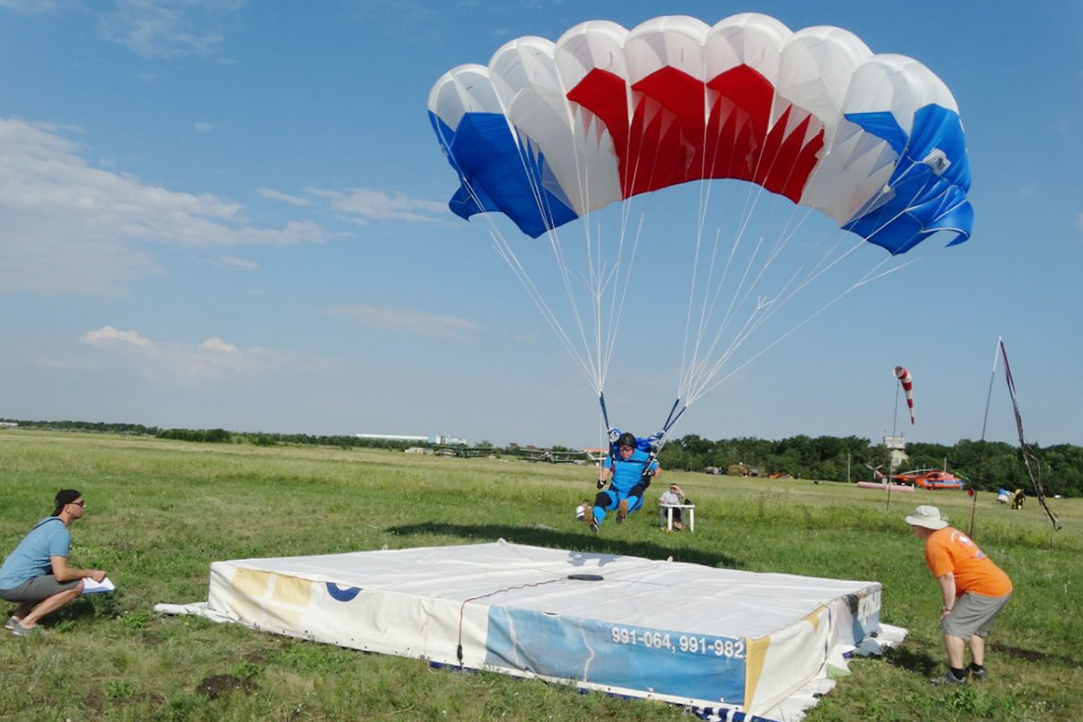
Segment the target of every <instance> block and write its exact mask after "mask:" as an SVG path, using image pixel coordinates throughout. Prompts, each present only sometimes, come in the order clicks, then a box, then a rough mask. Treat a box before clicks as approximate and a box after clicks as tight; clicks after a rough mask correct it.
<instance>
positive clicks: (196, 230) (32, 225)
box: [0, 118, 331, 294]
mask: <svg viewBox="0 0 1083 722" xmlns="http://www.w3.org/2000/svg"><path fill="white" fill-rule="evenodd" d="M71 133H72V131H71V129H61V128H58V127H56V126H50V125H45V124H37V125H35V124H31V123H27V122H25V121H22V120H17V119H4V118H0V218H2V219H3V222H2V223H0V293H18V292H31V293H45V294H116V293H118V292H119V291H120V289H121V288H123V285H124V284H125V283H126V282H127V281H130V280H131V279H133V278H136V277H145V276H149V275H155V274H158V273H161V272H162V268H161V267H160V265H159V264H158V262H157V261H156V260H155V258H154V257H153V256H152V255H151V253H150V248H152V247H153V246H154V245H156V244H165V245H172V246H180V247H184V248H189V249H204V248H215V247H219V248H221V247H234V246H240V245H275V246H283V245H289V244H296V243H322V242H325V241H327V240H329V239H330V237H331V235H330V234H329V233H328V232H327V231H325V230H324V229H323V228H321V227H320V226H318V225H317V224H316V223H314V222H312V221H308V220H300V221H290V222H287V223H286V224H285V225H284V226H282V227H280V228H255V227H253V226H251V225H249V224H248V222H247V219H246V217H245V213H244V209H243V207H242V206H241V205H239V204H237V203H233V202H230V201H226V200H223V199H221V198H218V197H216V196H214V195H211V194H208V193H203V194H198V195H196V194H191V193H182V192H177V191H172V190H169V189H167V188H162V187H160V186H153V185H150V184H147V183H145V182H143V181H142V180H140V179H139V178H137V177H135V176H132V175H128V174H123V173H115V172H112V171H107V170H103V169H101V168H95V167H93V166H91V165H90V164H89V163H88V162H87V161H86V160H85V159H84V157H83V156H82V155H81V153H82V151H83V149H82V148H81V147H80V146H79V145H78V144H76V143H75V142H73V141H71V140H69V139H68V138H67V137H66V135H65V134H71Z"/></svg>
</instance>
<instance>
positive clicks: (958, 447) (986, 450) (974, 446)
mask: <svg viewBox="0 0 1083 722" xmlns="http://www.w3.org/2000/svg"><path fill="white" fill-rule="evenodd" d="M1031 449H1032V450H1033V451H1034V452H1035V454H1036V455H1037V458H1038V460H1039V463H1038V468H1037V469H1035V472H1036V474H1037V475H1038V476H1039V478H1040V480H1041V483H1042V486H1043V487H1044V488H1045V492H1046V494H1048V495H1053V494H1061V495H1062V496H1083V447H1079V446H1073V445H1071V444H1058V445H1055V446H1047V447H1040V446H1037V445H1034V444H1032V445H1031ZM906 453H907V456H908V457H909V460H908V461H907V462H906V464H905V465H904V466H903V467H902V468H901V469H896V470H895V471H896V472H898V471H906V470H908V469H919V468H922V469H927V468H936V469H946V470H947V471H951V472H952V473H954V474H956V475H958V476H962V477H964V478H966V479H968V480H969V481H970V482H971V484H972V485H973V486H974V487H975V488H976V489H979V490H990V491H992V490H996V489H999V488H1002V487H1003V488H1007V489H1017V488H1021V489H1024V490H1026V491H1028V492H1029V491H1030V488H1031V485H1030V478H1029V477H1028V476H1027V470H1026V467H1025V466H1024V464H1023V460H1022V455H1021V454H1020V451H1019V448H1018V447H1016V446H1012V445H1011V444H1006V443H1004V442H1000V441H971V440H970V439H963V440H961V441H959V442H957V443H956V444H954V445H953V446H945V445H943V444H930V443H922V442H913V443H910V444H907V447H906ZM659 463H661V465H662V467H663V468H670V469H683V470H685V471H703V470H706V469H709V468H711V469H719V470H720V471H721V473H729V472H730V470H731V467H737V469H744V470H746V471H748V472H750V473H754V474H756V475H762V476H767V475H770V474H777V475H784V476H791V477H796V478H802V479H817V480H823V481H871V480H873V478H874V473H873V469H875V468H879V470H880V471H881V472H883V473H887V472H888V470H889V456H888V450H887V449H886V448H884V447H883V446H882V445H880V444H873V443H872V442H871V441H869V440H868V439H862V438H859V437H856V436H847V437H844V438H838V437H835V436H817V437H810V436H803V435H802V436H793V437H790V438H787V439H781V440H778V441H769V440H765V439H756V438H738V439H721V440H719V441H710V440H708V439H704V438H701V437H699V436H697V435H695V434H690V435H688V436H685V437H683V438H680V439H677V440H674V441H671V442H669V443H668V444H667V445H666V446H665V448H664V449H662V453H661V454H660V455H659ZM734 471H736V469H734Z"/></svg>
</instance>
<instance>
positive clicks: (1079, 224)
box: [1075, 213, 1083, 231]
mask: <svg viewBox="0 0 1083 722" xmlns="http://www.w3.org/2000/svg"><path fill="white" fill-rule="evenodd" d="M1075 227H1076V228H1078V229H1079V230H1081V231H1083V213H1080V214H1079V215H1078V216H1076V217H1075Z"/></svg>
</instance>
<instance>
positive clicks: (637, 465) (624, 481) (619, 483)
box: [605, 449, 658, 494]
mask: <svg viewBox="0 0 1083 722" xmlns="http://www.w3.org/2000/svg"><path fill="white" fill-rule="evenodd" d="M650 458H651V455H650V454H648V453H647V452H646V451H643V449H636V450H635V451H633V452H632V455H631V456H630V457H628V461H625V460H624V459H621V458H620V457H619V456H618V457H617V461H616V465H615V466H614V464H613V458H612V457H609V456H607V457H605V468H607V469H613V480H612V487H613V488H614V489H616V490H617V491H619V492H620V493H622V494H624V493H627V492H628V491H629V490H631V488H632V487H633V486H635V485H636V484H638V483H639V480H640V479H641V478H643V470H644V468H646V466H647V460H648V459H650ZM657 468H658V462H657V461H652V462H651V469H657Z"/></svg>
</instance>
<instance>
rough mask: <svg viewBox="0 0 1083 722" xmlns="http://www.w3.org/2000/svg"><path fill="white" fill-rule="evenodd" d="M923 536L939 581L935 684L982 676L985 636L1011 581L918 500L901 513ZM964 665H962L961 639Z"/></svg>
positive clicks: (928, 559)
mask: <svg viewBox="0 0 1083 722" xmlns="http://www.w3.org/2000/svg"><path fill="white" fill-rule="evenodd" d="M906 523H907V524H909V525H910V529H911V531H913V533H914V536H916V537H917V538H918V539H922V540H924V541H925V562H926V564H928V566H929V571H931V572H932V573H933V576H934V577H936V581H937V583H938V584H939V585H940V593H941V597H942V599H943V606H941V608H940V631H941V632H943V634H944V649H945V650H946V651H947V654H948V667H949V669H948V673H947V674H946V675H944V676H943V677H936V678H934V679H933V680H931V681H932V682H933V683H935V684H962V683H963V682H965V681H966V678H967V675H968V674H969V675H970V676H971V677H972V678H973V679H985V676H986V675H985V636H986V634H988V632H989V628H990V627H991V626H992V625H993V620H995V619H996V618H997V615H999V614H1000V612H1001V611H1002V610H1003V609H1004V607H1005V605H1007V603H1008V600H1009V599H1011V596H1012V581H1011V579H1009V578H1008V575H1007V574H1005V573H1004V572H1003V571H1002V570H1001V569H1000V567H998V566H997V565H996V564H994V563H993V561H992V560H991V559H990V558H989V557H987V556H985V554H984V552H982V550H981V549H979V548H978V545H977V544H975V543H974V542H973V541H972V540H971V539H970V538H969V537H968V536H967V535H966V534H963V533H962V532H961V531H959V530H958V529H953V528H951V527H950V526H948V522H947V520H945V519H944V518H942V517H941V516H940V510H939V509H937V508H936V507H935V506H919V507H918V508H917V509H915V510H914V513H913V514H911V515H910V516H908V517H906ZM967 643H969V644H970V666H969V667H967V668H964V666H963V663H964V660H965V655H966V645H967Z"/></svg>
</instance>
